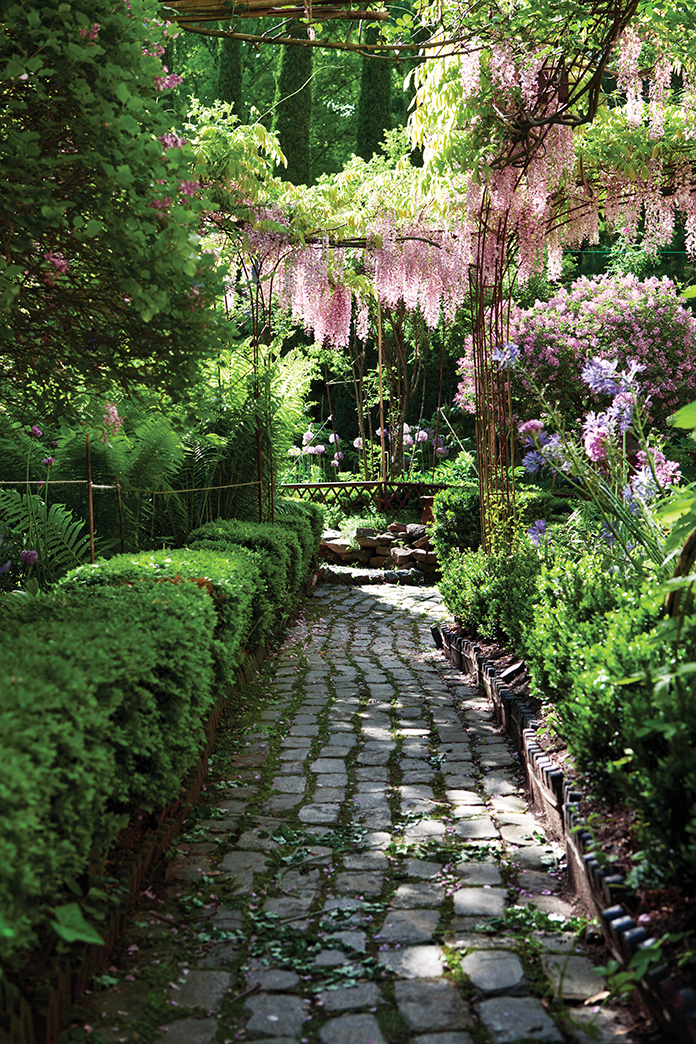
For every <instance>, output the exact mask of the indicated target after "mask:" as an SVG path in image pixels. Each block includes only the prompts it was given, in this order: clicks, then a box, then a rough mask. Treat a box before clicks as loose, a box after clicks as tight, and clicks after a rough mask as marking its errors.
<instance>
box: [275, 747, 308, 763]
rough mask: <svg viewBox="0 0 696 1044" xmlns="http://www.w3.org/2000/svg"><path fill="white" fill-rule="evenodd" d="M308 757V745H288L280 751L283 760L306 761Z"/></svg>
mask: <svg viewBox="0 0 696 1044" xmlns="http://www.w3.org/2000/svg"><path fill="white" fill-rule="evenodd" d="M306 757H307V748H306V747H288V748H287V749H286V750H281V752H280V760H281V761H304V760H305V758H306Z"/></svg>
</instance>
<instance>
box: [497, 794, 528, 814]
mask: <svg viewBox="0 0 696 1044" xmlns="http://www.w3.org/2000/svg"><path fill="white" fill-rule="evenodd" d="M490 802H491V805H492V806H493V811H494V812H495V813H496V815H499V816H500V815H506V814H508V813H510V812H526V811H527V809H528V807H529V803H528V802H527V801H525V800H524V799H523V798H521V797H516V796H515V795H514V794H508V796H507V797H499V796H498V795H494V796H493V797H492V798H491V799H490Z"/></svg>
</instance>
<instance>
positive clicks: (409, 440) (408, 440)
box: [404, 434, 413, 446]
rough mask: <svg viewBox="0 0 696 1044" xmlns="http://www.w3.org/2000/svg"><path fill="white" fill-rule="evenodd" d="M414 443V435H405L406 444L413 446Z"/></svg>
mask: <svg viewBox="0 0 696 1044" xmlns="http://www.w3.org/2000/svg"><path fill="white" fill-rule="evenodd" d="M412 445H413V436H412V435H408V434H406V435H404V446H412Z"/></svg>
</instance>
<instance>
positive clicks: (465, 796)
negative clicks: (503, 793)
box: [445, 787, 483, 805]
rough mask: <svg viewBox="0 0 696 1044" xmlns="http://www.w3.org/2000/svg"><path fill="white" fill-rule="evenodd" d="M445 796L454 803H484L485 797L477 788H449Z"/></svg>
mask: <svg viewBox="0 0 696 1044" xmlns="http://www.w3.org/2000/svg"><path fill="white" fill-rule="evenodd" d="M445 796H446V798H447V800H448V801H451V802H452V804H453V805H482V804H483V798H482V797H481V795H480V794H477V793H476V791H475V790H461V789H459V788H456V787H455V788H448V789H447V790H446V791H445Z"/></svg>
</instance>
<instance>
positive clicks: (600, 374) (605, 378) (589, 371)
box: [582, 358, 619, 395]
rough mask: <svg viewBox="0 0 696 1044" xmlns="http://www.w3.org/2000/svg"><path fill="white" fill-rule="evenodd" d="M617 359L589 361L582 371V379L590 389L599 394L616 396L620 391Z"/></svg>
mask: <svg viewBox="0 0 696 1044" xmlns="http://www.w3.org/2000/svg"><path fill="white" fill-rule="evenodd" d="M617 366H618V363H617V361H616V359H612V360H611V361H610V360H608V359H599V358H596V359H588V360H587V362H586V364H585V366H584V367H583V371H582V379H583V381H584V382H585V384H586V385H587V386H588V388H589V389H590V390H591V391H593V392H595V394H599V393H600V392H603V393H605V394H606V395H615V394H616V392H617V391H618V390H619V379H618V375H617V373H616V367H617Z"/></svg>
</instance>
